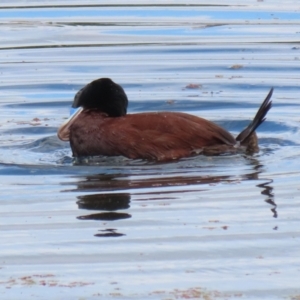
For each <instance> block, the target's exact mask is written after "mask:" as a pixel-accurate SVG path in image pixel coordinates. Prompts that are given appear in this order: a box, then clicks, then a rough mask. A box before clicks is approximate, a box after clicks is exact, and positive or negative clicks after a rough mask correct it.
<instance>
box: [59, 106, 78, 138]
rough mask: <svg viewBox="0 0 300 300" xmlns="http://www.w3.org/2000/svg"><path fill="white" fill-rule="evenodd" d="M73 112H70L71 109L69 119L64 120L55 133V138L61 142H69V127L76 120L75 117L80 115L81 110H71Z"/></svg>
mask: <svg viewBox="0 0 300 300" xmlns="http://www.w3.org/2000/svg"><path fill="white" fill-rule="evenodd" d="M73 110H74V111H73V112H72V109H71V111H70V114H71V116H70V118H69V119H68V120H66V121H65V122H64V123H63V124H62V125H61V126H60V127H59V128H58V131H57V136H58V138H59V139H60V140H62V141H69V140H70V126H71V125H72V124H73V123H74V121H75V120H76V119H77V117H78V116H79V115H80V113H81V112H82V110H83V108H82V107H79V108H76V109H73Z"/></svg>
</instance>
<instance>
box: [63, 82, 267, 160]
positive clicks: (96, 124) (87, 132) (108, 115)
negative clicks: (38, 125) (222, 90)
mask: <svg viewBox="0 0 300 300" xmlns="http://www.w3.org/2000/svg"><path fill="white" fill-rule="evenodd" d="M272 93H273V88H272V89H271V90H270V92H269V94H268V95H267V97H266V99H265V100H264V102H263V103H262V105H261V107H260V108H259V110H258V112H257V114H256V116H255V117H254V119H253V121H252V122H251V123H250V124H249V125H248V126H247V127H246V128H245V129H244V130H243V131H242V132H241V133H240V134H239V135H238V136H237V137H236V138H234V137H233V136H232V135H231V134H230V133H229V132H228V131H226V130H225V129H223V128H222V127H220V126H218V125H217V124H215V123H213V122H211V121H208V120H205V119H203V118H200V117H197V116H193V115H190V114H186V113H181V112H148V113H137V114H127V105H128V99H127V96H126V94H125V92H124V90H123V88H122V87H121V86H120V85H118V84H116V83H114V82H113V81H112V80H111V79H109V78H100V79H97V80H95V81H93V82H91V83H89V84H88V85H86V86H85V87H84V88H82V89H81V90H80V91H79V92H78V93H77V94H76V96H75V98H74V102H73V105H72V106H73V107H81V110H79V111H77V112H76V114H75V115H73V116H72V117H70V118H69V120H68V121H67V122H65V123H64V124H63V125H62V126H61V127H60V128H59V130H58V137H59V138H60V139H61V140H64V141H68V140H69V141H70V145H71V148H72V151H73V156H75V157H80V156H96V155H107V156H118V155H122V156H125V157H128V158H132V159H148V160H158V161H168V160H174V159H179V158H182V157H189V156H193V155H197V154H207V155H218V154H222V153H227V152H229V153H235V152H237V151H246V152H250V153H254V152H257V151H258V142H257V137H256V133H255V130H256V129H257V128H258V126H259V125H260V124H261V123H263V122H264V120H265V116H266V114H267V112H268V111H269V110H270V108H271V106H272V102H271V100H270V99H271V96H272Z"/></svg>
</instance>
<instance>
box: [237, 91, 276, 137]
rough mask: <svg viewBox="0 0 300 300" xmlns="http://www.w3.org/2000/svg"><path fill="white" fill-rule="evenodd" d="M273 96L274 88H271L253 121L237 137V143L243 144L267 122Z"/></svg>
mask: <svg viewBox="0 0 300 300" xmlns="http://www.w3.org/2000/svg"><path fill="white" fill-rule="evenodd" d="M272 94H273V88H271V90H270V92H269V94H268V95H267V97H266V99H265V101H264V102H263V103H262V105H261V106H260V108H259V110H258V112H257V113H256V115H255V117H254V119H253V121H252V122H251V123H250V124H249V125H248V126H247V127H246V128H245V129H244V130H243V131H242V132H241V133H240V134H239V135H238V136H237V137H236V141H239V142H240V143H243V141H245V140H246V139H247V138H248V137H249V136H250V135H251V134H252V133H253V132H255V130H256V129H257V128H258V127H259V125H260V124H262V123H263V122H264V121H265V119H266V118H265V116H266V114H267V113H268V111H269V110H270V108H271V107H272V101H271V100H270V99H271V97H272Z"/></svg>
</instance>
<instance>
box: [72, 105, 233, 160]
mask: <svg viewBox="0 0 300 300" xmlns="http://www.w3.org/2000/svg"><path fill="white" fill-rule="evenodd" d="M70 143H71V147H72V150H73V155H74V156H94V155H108V156H117V155H123V156H126V157H128V158H133V159H138V158H142V159H150V160H151V159H154V160H172V159H178V158H181V157H187V156H192V155H194V154H197V153H201V151H202V149H203V148H205V147H210V146H217V145H220V146H221V145H231V146H232V145H234V144H235V143H236V141H235V139H234V137H233V136H232V135H231V134H230V133H229V132H228V131H226V130H224V129H223V128H221V127H220V126H218V125H216V124H215V123H213V122H210V121H208V120H205V119H202V118H199V117H196V116H193V115H189V114H185V113H176V112H175V113H174V112H153V113H138V114H127V115H125V116H122V117H108V116H107V115H106V114H104V113H101V112H99V111H97V110H85V111H83V112H82V113H81V114H80V115H79V116H78V118H77V119H76V121H75V122H74V123H73V124H72V125H71V127H70Z"/></svg>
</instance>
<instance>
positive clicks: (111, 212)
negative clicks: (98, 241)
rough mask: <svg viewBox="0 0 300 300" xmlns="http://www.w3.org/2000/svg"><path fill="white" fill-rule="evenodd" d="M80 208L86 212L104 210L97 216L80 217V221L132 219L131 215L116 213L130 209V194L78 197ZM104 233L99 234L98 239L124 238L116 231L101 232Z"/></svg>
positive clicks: (106, 230)
mask: <svg viewBox="0 0 300 300" xmlns="http://www.w3.org/2000/svg"><path fill="white" fill-rule="evenodd" d="M77 198H78V201H77V204H78V208H79V209H86V210H100V211H101V210H102V211H105V212H99V213H95V214H89V215H85V216H78V217H77V219H79V220H95V221H116V220H122V219H128V218H131V215H130V214H127V213H121V212H116V211H117V210H120V209H128V208H129V207H130V206H129V203H130V194H129V193H116V194H93V195H84V196H79V197H77ZM100 231H103V232H104V233H97V234H95V236H97V237H118V236H123V235H124V234H123V233H118V232H116V229H104V230H100Z"/></svg>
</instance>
